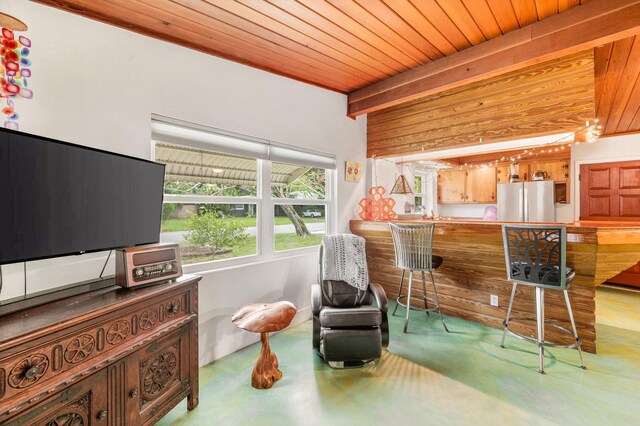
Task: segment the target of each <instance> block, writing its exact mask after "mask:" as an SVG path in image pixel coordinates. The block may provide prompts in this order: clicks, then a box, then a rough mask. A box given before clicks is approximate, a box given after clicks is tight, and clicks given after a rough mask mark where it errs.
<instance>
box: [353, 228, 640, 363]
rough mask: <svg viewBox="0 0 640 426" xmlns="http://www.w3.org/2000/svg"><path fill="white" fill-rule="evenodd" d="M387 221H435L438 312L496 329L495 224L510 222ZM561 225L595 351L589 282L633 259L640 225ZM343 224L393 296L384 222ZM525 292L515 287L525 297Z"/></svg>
mask: <svg viewBox="0 0 640 426" xmlns="http://www.w3.org/2000/svg"><path fill="white" fill-rule="evenodd" d="M394 222H400V223H424V222H434V223H436V228H435V233H434V240H433V253H434V254H436V255H438V256H442V257H443V258H444V263H443V265H442V266H441V267H440V268H438V269H437V270H435V271H434V275H435V279H436V282H437V283H438V285H439V288H438V292H439V293H440V292H441V293H442V296H441V304H442V307H443V311H444V312H445V313H447V314H449V315H453V316H459V317H462V318H466V319H470V320H473V321H477V322H481V323H483V324H487V325H490V326H493V327H497V328H500V327H501V324H502V320H503V319H504V318H505V315H506V304H507V303H508V300H509V295H510V289H511V284H510V283H509V282H508V281H507V280H506V272H505V264H504V248H503V242H502V224H504V223H513V224H516V223H514V222H497V221H483V220H473V219H469V218H442V219H436V220H433V219H420V218H402V219H399V220H397V221H394ZM530 224H534V223H530ZM538 224H540V225H544V224H543V223H538ZM545 224H546V225H561V224H559V223H553V224H552V223H545ZM566 226H567V266H569V267H571V268H573V269H574V270H575V271H576V277H575V279H574V280H573V282H572V286H571V288H570V290H569V294H570V298H571V303H572V305H573V307H574V313H575V315H576V321H577V324H578V328H579V331H580V335H581V337H582V338H583V341H584V348H585V349H586V350H589V351H594V352H595V348H596V345H595V333H596V330H595V287H597V286H598V285H600V284H602V283H603V282H605V281H606V280H607V279H609V278H612V277H613V276H615V275H617V274H618V273H620V272H621V271H624V270H626V269H627V268H629V267H631V266H633V265H635V264H636V263H638V261H639V260H640V222H600V221H579V222H574V223H569V224H566ZM350 229H351V232H352V233H354V234H356V235H360V236H362V237H364V238H365V239H366V241H367V245H366V247H367V258H368V259H369V264H370V265H376V267H375V268H370V271H369V274H370V276H371V279H372V281H374V282H378V283H380V284H382V286H383V287H384V288H385V290H386V291H387V294H388V296H389V298H390V299H394V298H395V296H396V294H397V292H398V289H399V284H400V275H401V271H400V269H398V268H396V267H395V261H394V259H395V257H394V249H393V241H392V239H391V233H390V231H389V225H388V223H387V222H386V221H382V222H376V221H365V220H352V221H350ZM440 288H442V290H440ZM529 290H530V289H522V290H520V288H519V290H518V291H519V292H522V294H525V295H526V294H528V293H529ZM554 293H558V295H556V294H554ZM532 294H533V293H532V291H531V295H532ZM491 295H498V296H499V300H500V303H499V306H497V307H496V306H491V305H490V296H491ZM530 299H531V301H530V302H527V303H522V304H521V305H516V306H515V307H514V309H516V310H517V311H519V312H518V316H521V317H522V316H524V317H527V316H532V314H533V312H534V303H533V297H531V298H530ZM547 303H548V304H549V307H548V314H549V315H550V317H551V319H552V320H556V321H559V322H561V323H563V322H564V323H567V322H568V319H567V318H565V315H566V308H565V307H564V300H563V298H562V292H549V295H548V296H547ZM567 325H568V324H567ZM525 331H527V330H525ZM550 332H552V331H550Z"/></svg>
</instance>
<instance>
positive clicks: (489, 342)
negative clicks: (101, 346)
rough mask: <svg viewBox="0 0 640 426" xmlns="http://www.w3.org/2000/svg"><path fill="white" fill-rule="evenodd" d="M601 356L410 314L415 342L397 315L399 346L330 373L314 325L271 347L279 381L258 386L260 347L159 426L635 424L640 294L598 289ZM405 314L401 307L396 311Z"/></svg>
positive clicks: (241, 354) (204, 372)
mask: <svg viewBox="0 0 640 426" xmlns="http://www.w3.org/2000/svg"><path fill="white" fill-rule="evenodd" d="M596 301H597V309H598V318H600V319H601V321H600V320H599V323H598V324H597V331H598V348H599V353H598V355H593V354H585V363H586V364H587V367H588V370H587V371H584V370H581V369H580V368H578V365H579V362H578V354H577V352H576V351H575V350H570V349H554V348H548V349H547V358H546V371H547V374H546V375H540V374H539V373H538V372H537V365H538V359H537V352H536V348H535V346H534V345H531V344H528V343H526V342H523V341H520V340H518V339H515V338H513V337H511V338H509V337H507V342H506V345H507V348H505V349H501V348H500V347H499V346H498V345H499V343H500V338H501V331H500V330H496V329H493V328H489V327H485V326H483V325H480V324H477V323H473V322H469V321H465V320H461V319H457V318H451V317H446V321H447V325H448V326H449V329H450V330H451V331H452V333H451V334H445V332H444V331H443V329H442V324H441V323H440V321H439V320H438V319H437V318H436V316H435V315H431V316H430V317H426V316H425V315H424V314H422V313H420V312H412V316H411V322H410V324H409V334H406V335H405V334H403V333H402V323H403V322H402V319H401V318H400V317H399V316H398V317H390V322H391V324H390V325H391V344H390V346H389V350H388V351H387V352H385V353H384V355H383V357H382V359H381V360H380V362H379V364H378V365H375V366H370V367H365V368H360V369H347V370H333V369H331V368H329V367H328V366H327V365H326V364H324V363H323V362H321V361H320V360H319V358H318V357H317V356H316V355H314V354H313V352H312V350H311V322H310V321H309V322H306V323H304V324H302V325H300V326H297V327H294V328H291V329H287V330H285V331H283V332H281V333H279V334H277V335H275V336H273V337H272V339H271V348H272V350H273V351H274V352H275V353H276V354H277V355H278V359H279V361H280V369H281V370H282V372H283V375H284V376H283V378H282V380H280V381H279V382H277V383H276V384H275V385H274V387H273V388H271V389H269V390H261V391H260V390H256V389H254V388H252V387H251V385H250V375H251V370H252V368H253V364H254V362H255V360H256V357H257V354H258V352H259V345H258V344H255V345H252V346H250V347H248V348H244V349H242V350H240V351H238V352H236V353H234V354H232V355H229V356H227V357H225V358H222V359H220V360H218V361H216V362H214V363H212V364H210V365H208V366H205V367H203V368H201V369H200V405H199V406H198V408H196V409H195V410H194V411H192V412H187V410H186V403H184V402H183V403H181V404H180V405H179V406H178V407H176V408H175V409H174V410H172V411H171V412H170V413H169V414H168V415H167V416H166V417H165V418H164V419H162V421H161V422H160V423H158V424H159V425H163V426H166V425H174V426H178V425H198V426H200V425H378V424H401V425H424V424H445V425H449V424H451V425H459V424H473V425H483V424H487V425H489V424H491V425H494V424H505V425H514V424H516V425H546V424H556V425H574V424H575V425H605V424H607V425H632V424H633V425H638V424H640V409H638V407H639V405H638V397H639V393H640V293H634V292H628V291H620V290H611V289H599V290H598V293H597V296H596ZM398 311H399V313H400V314H403V313H404V312H400V311H401V309H399V310H398Z"/></svg>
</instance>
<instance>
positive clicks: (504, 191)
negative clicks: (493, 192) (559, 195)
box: [498, 181, 556, 222]
mask: <svg viewBox="0 0 640 426" xmlns="http://www.w3.org/2000/svg"><path fill="white" fill-rule="evenodd" d="M554 197H555V191H554V183H553V181H537V182H516V183H499V184H498V221H501V222H555V221H556V207H555V200H554Z"/></svg>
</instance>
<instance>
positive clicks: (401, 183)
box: [390, 159, 413, 194]
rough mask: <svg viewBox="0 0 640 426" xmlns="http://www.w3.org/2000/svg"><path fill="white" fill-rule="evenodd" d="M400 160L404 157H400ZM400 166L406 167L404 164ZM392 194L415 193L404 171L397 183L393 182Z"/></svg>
mask: <svg viewBox="0 0 640 426" xmlns="http://www.w3.org/2000/svg"><path fill="white" fill-rule="evenodd" d="M400 161H402V159H400ZM400 167H401V168H402V169H404V164H402V165H401V166H400ZM401 171H402V170H401ZM390 194H413V191H412V190H411V185H409V181H408V180H407V178H406V177H405V176H404V173H400V176H398V179H396V183H394V184H393V188H392V189H391V192H390Z"/></svg>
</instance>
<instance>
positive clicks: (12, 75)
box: [0, 13, 33, 130]
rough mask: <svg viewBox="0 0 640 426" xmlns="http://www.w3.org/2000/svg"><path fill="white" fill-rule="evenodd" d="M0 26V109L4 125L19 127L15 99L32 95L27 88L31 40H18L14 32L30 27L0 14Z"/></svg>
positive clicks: (21, 38) (9, 127)
mask: <svg viewBox="0 0 640 426" xmlns="http://www.w3.org/2000/svg"><path fill="white" fill-rule="evenodd" d="M0 25H2V28H1V30H0V32H1V35H0V112H1V113H2V117H4V119H5V121H4V123H3V125H4V127H5V128H7V129H13V130H18V129H19V126H18V118H19V116H18V113H17V112H16V110H15V104H14V100H15V99H16V98H24V99H31V98H33V92H32V91H31V89H29V88H28V79H29V78H30V77H31V70H30V69H29V68H28V67H29V66H30V65H31V60H30V59H29V54H30V53H31V40H30V39H29V38H27V37H24V36H18V37H17V39H16V35H15V33H14V32H15V31H26V30H27V28H28V27H27V25H26V24H25V23H24V22H22V21H20V20H19V19H17V18H14V17H12V16H10V15H7V14H4V13H0Z"/></svg>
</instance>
